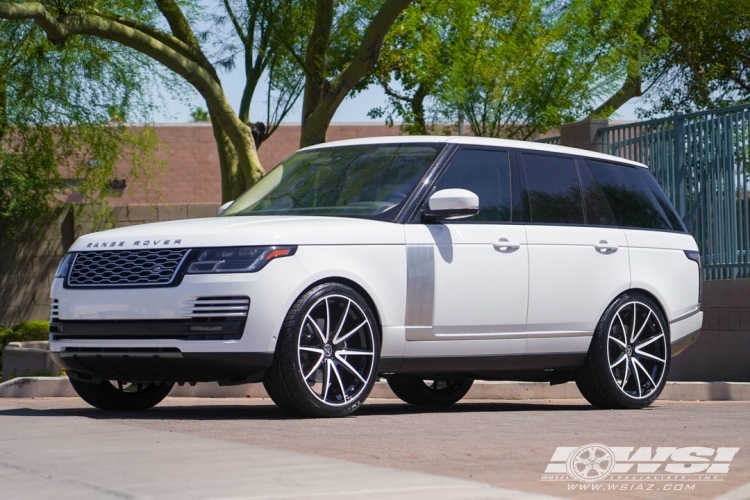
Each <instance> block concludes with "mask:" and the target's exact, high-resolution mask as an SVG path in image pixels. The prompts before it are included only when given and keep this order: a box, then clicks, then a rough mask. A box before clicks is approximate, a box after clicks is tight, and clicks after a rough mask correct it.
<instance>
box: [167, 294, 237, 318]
mask: <svg viewBox="0 0 750 500" xmlns="http://www.w3.org/2000/svg"><path fill="white" fill-rule="evenodd" d="M249 309H250V299H249V298H248V297H198V298H197V299H195V300H187V301H185V302H183V303H182V307H180V317H181V318H246V317H247V311H248V310H249Z"/></svg>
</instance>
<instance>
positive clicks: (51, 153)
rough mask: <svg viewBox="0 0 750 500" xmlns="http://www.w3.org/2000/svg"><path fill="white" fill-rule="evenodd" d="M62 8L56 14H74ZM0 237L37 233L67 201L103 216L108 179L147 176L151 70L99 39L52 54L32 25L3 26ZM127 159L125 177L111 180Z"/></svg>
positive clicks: (151, 144) (151, 146) (151, 139)
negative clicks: (136, 126) (140, 126)
mask: <svg viewBox="0 0 750 500" xmlns="http://www.w3.org/2000/svg"><path fill="white" fill-rule="evenodd" d="M79 4H80V2H67V3H66V4H65V5H64V6H62V5H58V8H60V9H63V8H67V9H72V8H77V6H78V5H79ZM0 49H1V50H0V235H1V236H2V239H3V241H4V242H6V243H7V242H9V241H15V240H18V239H22V238H24V237H25V236H26V235H28V234H35V233H37V232H38V231H39V230H41V229H43V228H44V227H45V226H46V224H47V223H48V222H49V220H50V219H51V218H52V217H53V216H54V214H55V213H56V212H57V209H58V207H59V206H60V205H61V204H62V203H63V202H65V201H74V202H77V203H81V204H79V205H78V206H77V210H81V209H82V207H83V206H86V207H88V210H89V211H90V213H91V215H92V216H93V218H94V219H95V220H96V221H97V224H96V225H97V226H98V227H101V226H102V225H103V224H104V223H105V221H106V219H107V216H108V213H109V209H108V203H107V196H108V195H111V194H112V192H111V190H110V187H109V186H110V181H111V180H112V179H114V178H123V177H125V178H128V177H131V178H132V177H137V176H139V175H147V176H150V175H152V172H153V168H152V166H153V165H154V164H155V162H154V161H153V152H154V150H155V148H156V136H155V134H154V132H153V130H151V129H148V128H145V129H144V130H142V131H135V130H133V129H129V128H127V127H125V126H124V125H123V123H124V122H125V121H148V117H149V116H150V113H151V111H152V109H153V108H154V101H153V100H152V98H151V97H150V95H151V90H152V89H151V88H150V84H151V83H153V82H154V78H155V76H154V75H158V71H157V68H156V67H155V66H158V65H156V64H155V62H153V61H151V60H149V59H148V58H145V57H142V56H140V55H138V54H137V53H135V52H133V51H129V50H125V49H123V48H122V47H120V46H119V45H117V44H114V43H112V42H109V41H106V40H100V39H82V38H77V39H71V40H69V41H67V42H66V43H64V44H61V45H58V46H54V45H52V44H51V43H50V42H49V41H48V40H47V39H46V38H45V37H44V35H43V34H42V33H41V32H40V31H39V30H37V29H35V28H34V25H33V24H30V23H28V22H26V23H15V22H9V21H0ZM124 157H127V158H130V159H131V160H132V161H131V166H130V169H129V171H126V172H115V166H116V164H117V163H118V162H119V161H120V160H121V159H122V158H124Z"/></svg>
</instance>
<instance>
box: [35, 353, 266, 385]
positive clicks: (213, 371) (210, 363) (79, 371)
mask: <svg viewBox="0 0 750 500" xmlns="http://www.w3.org/2000/svg"><path fill="white" fill-rule="evenodd" d="M50 355H51V356H52V360H53V361H54V362H55V363H57V364H58V365H60V366H62V367H63V368H65V369H66V370H67V371H68V374H69V376H71V377H77V378H79V379H83V380H88V381H91V380H123V381H129V382H139V381H143V382H213V381H218V382H219V384H221V385H231V384H243V383H248V382H259V381H260V380H261V379H262V378H263V375H264V373H265V371H266V370H267V369H268V368H269V367H270V366H271V362H272V361H273V353H226V352H216V353H207V352H204V353H189V352H180V350H179V349H174V348H162V349H152V348H120V349H118V348H94V347H81V348H69V349H67V350H65V351H64V352H53V353H50Z"/></svg>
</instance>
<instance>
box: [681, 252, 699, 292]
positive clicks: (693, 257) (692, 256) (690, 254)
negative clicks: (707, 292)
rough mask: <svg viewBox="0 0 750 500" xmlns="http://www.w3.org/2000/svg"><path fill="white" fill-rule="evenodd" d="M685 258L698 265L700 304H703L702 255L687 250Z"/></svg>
mask: <svg viewBox="0 0 750 500" xmlns="http://www.w3.org/2000/svg"><path fill="white" fill-rule="evenodd" d="M685 257H687V258H688V259H690V260H692V261H693V262H695V263H696V264H698V302H703V268H702V266H701V254H700V252H698V251H696V250H685Z"/></svg>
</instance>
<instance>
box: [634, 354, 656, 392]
mask: <svg viewBox="0 0 750 500" xmlns="http://www.w3.org/2000/svg"><path fill="white" fill-rule="evenodd" d="M636 368H640V369H641V371H642V372H643V373H644V374H645V375H646V377H647V378H648V381H649V382H651V387H654V388H656V382H654V379H652V378H651V375H650V374H649V373H648V370H646V367H644V366H643V365H642V364H641V362H640V361H638V360H637V359H636V358H633V369H634V370H635V369H636Z"/></svg>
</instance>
